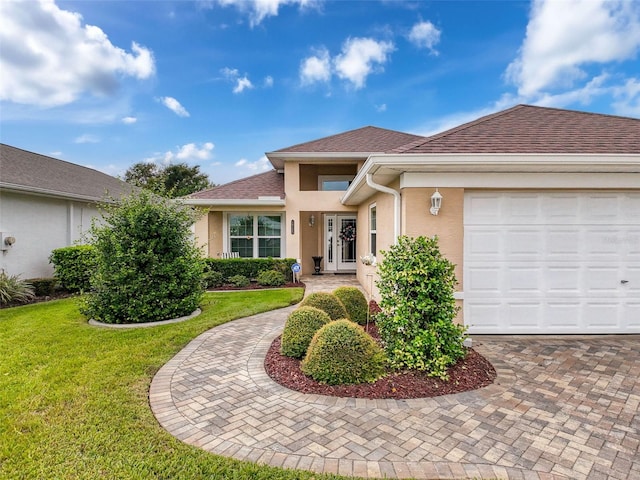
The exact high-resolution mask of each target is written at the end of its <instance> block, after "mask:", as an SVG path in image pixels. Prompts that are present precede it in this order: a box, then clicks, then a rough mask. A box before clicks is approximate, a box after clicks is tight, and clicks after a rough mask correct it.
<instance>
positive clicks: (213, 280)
mask: <svg viewBox="0 0 640 480" xmlns="http://www.w3.org/2000/svg"><path fill="white" fill-rule="evenodd" d="M202 278H203V282H204V288H218V287H221V286H222V285H223V284H224V277H223V276H222V274H221V273H220V272H216V271H215V270H210V271H208V272H205V273H204V275H203V277H202Z"/></svg>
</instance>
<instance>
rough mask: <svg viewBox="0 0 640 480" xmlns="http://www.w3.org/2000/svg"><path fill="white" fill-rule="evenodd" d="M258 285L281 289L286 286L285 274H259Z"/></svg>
mask: <svg viewBox="0 0 640 480" xmlns="http://www.w3.org/2000/svg"><path fill="white" fill-rule="evenodd" d="M257 280H258V285H262V286H263V287H279V286H281V285H284V283H285V280H284V274H283V273H282V272H277V271H275V270H264V271H262V272H260V273H259V274H258V278H257Z"/></svg>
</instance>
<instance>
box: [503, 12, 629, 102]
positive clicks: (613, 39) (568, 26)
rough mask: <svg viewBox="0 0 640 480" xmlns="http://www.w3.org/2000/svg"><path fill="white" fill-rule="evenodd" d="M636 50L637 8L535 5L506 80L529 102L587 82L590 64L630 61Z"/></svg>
mask: <svg viewBox="0 0 640 480" xmlns="http://www.w3.org/2000/svg"><path fill="white" fill-rule="evenodd" d="M639 49H640V4H638V3H635V2H629V1H624V0H563V1H553V0H535V1H534V3H533V6H532V8H531V14H530V19H529V24H528V25H527V34H526V38H525V39H524V42H523V44H522V46H521V48H520V52H519V55H518V57H517V58H516V59H515V60H514V61H513V62H512V63H511V64H510V65H509V66H508V68H507V71H506V78H507V80H509V81H510V82H512V83H513V84H515V85H516V86H517V88H518V93H519V95H522V96H524V97H532V96H535V95H537V94H539V93H541V92H544V91H549V90H550V89H554V88H564V89H567V88H573V87H574V85H575V84H576V82H578V81H580V80H583V81H584V80H586V81H588V74H587V72H586V71H585V68H586V67H587V66H592V65H593V64H606V63H610V62H620V61H623V60H629V59H632V58H634V57H635V56H636V55H637V53H638V50H639Z"/></svg>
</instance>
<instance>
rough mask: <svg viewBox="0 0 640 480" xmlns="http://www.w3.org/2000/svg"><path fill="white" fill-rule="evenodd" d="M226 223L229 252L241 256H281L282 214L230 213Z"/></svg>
mask: <svg viewBox="0 0 640 480" xmlns="http://www.w3.org/2000/svg"><path fill="white" fill-rule="evenodd" d="M228 224H229V250H230V251H231V252H238V254H239V255H240V257H242V258H266V257H276V258H279V257H281V256H282V253H283V252H282V245H283V238H282V233H283V228H282V225H283V218H282V214H280V213H264V214H258V213H256V214H253V213H230V214H229V216H228Z"/></svg>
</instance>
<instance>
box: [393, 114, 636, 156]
mask: <svg viewBox="0 0 640 480" xmlns="http://www.w3.org/2000/svg"><path fill="white" fill-rule="evenodd" d="M388 153H586V154H589V153H591V154H597V153H603V154H607V153H608V154H632V153H635V154H637V153H640V119H637V118H627V117H616V116H613V115H602V114H597V113H586V112H578V111H573V110H561V109H557V108H547V107H535V106H531V105H517V106H515V107H513V108H510V109H508V110H504V111H502V112H498V113H494V114H492V115H487V116H486V117H482V118H479V119H477V120H474V121H473V122H469V123H465V124H464V125H460V126H458V127H455V128H452V129H451V130H447V131H445V132H442V133H439V134H436V135H433V136H431V137H428V138H426V139H423V140H417V141H415V142H412V143H409V144H407V145H404V146H401V147H399V148H394V149H390V150H389V151H388Z"/></svg>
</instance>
